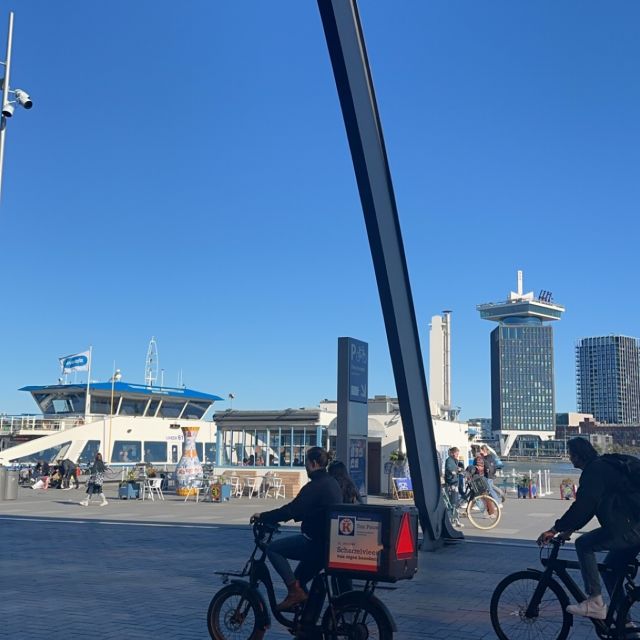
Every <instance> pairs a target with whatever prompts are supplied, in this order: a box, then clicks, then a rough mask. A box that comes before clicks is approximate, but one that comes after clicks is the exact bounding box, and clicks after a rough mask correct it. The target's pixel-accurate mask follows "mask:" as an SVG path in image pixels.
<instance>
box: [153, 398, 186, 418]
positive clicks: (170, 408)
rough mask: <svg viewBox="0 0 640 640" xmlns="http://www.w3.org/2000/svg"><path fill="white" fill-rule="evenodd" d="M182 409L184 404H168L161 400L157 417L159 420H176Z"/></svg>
mask: <svg viewBox="0 0 640 640" xmlns="http://www.w3.org/2000/svg"><path fill="white" fill-rule="evenodd" d="M183 407H184V402H169V401H168V400H163V401H162V406H161V407H160V413H159V414H158V415H159V416H160V417H161V418H177V417H178V416H179V415H180V413H181V412H182V408H183Z"/></svg>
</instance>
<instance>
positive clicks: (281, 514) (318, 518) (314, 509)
mask: <svg viewBox="0 0 640 640" xmlns="http://www.w3.org/2000/svg"><path fill="white" fill-rule="evenodd" d="M309 479H310V482H307V484H305V485H304V487H302V489H300V493H299V494H298V495H297V496H296V497H295V498H294V499H293V500H292V501H291V502H290V503H289V504H285V505H284V507H280V508H279V509H274V510H273V511H265V512H264V513H262V514H261V516H260V518H261V519H262V520H264V521H265V522H270V523H276V522H286V521H287V520H295V521H296V522H299V521H300V520H302V524H301V525H300V528H301V530H302V533H304V534H305V535H306V536H307V537H309V538H311V540H322V539H323V538H324V536H325V527H326V524H325V511H326V507H329V506H331V505H332V504H340V503H342V491H341V490H340V485H339V484H338V483H337V482H336V480H335V478H332V477H331V476H330V475H329V474H328V473H327V472H326V470H325V469H318V470H317V471H313V472H312V473H311V475H310V476H309Z"/></svg>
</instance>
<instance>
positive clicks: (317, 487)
mask: <svg viewBox="0 0 640 640" xmlns="http://www.w3.org/2000/svg"><path fill="white" fill-rule="evenodd" d="M328 462H329V457H328V455H327V452H326V451H325V450H324V449H323V448H322V447H311V448H310V449H309V450H308V451H307V455H306V459H305V467H306V469H307V475H308V476H309V480H310V482H308V483H307V484H306V485H305V486H304V487H302V489H301V490H300V493H298V495H297V496H296V497H295V499H294V500H292V501H291V502H290V503H289V504H286V505H284V506H283V507H280V508H279V509H273V511H265V512H264V513H255V514H254V515H253V516H252V518H251V521H252V522H253V521H256V520H261V521H263V522H267V523H269V524H276V523H278V522H286V521H287V520H295V521H296V522H299V521H302V524H301V525H300V529H301V533H300V534H297V535H292V536H286V537H284V538H280V539H279V540H276V541H275V542H272V543H271V544H270V545H269V548H268V550H267V556H268V557H269V560H271V564H272V565H273V568H274V569H275V570H276V571H277V572H278V574H280V576H281V577H282V579H283V580H284V583H285V584H286V585H287V590H288V594H287V597H286V598H285V599H284V600H283V601H282V602H281V603H280V604H278V606H277V608H278V611H288V610H289V609H291V608H292V607H294V606H295V605H297V604H299V603H301V602H304V601H305V600H306V599H307V593H306V591H305V590H304V589H303V588H302V586H301V583H302V584H305V583H306V582H308V580H310V579H311V578H312V577H313V576H314V575H315V574H316V573H317V572H318V571H319V570H320V569H321V567H322V561H323V558H322V555H323V551H324V540H325V536H326V532H325V526H326V525H325V511H326V507H329V506H331V505H333V504H340V503H341V502H342V490H341V489H340V485H339V484H338V483H337V481H336V480H335V478H332V477H331V476H330V475H329V474H328V473H327V464H328ZM287 558H290V559H292V560H300V561H301V562H300V564H299V565H298V567H297V568H296V572H295V574H294V572H293V571H292V570H291V566H290V565H289V562H288V560H287Z"/></svg>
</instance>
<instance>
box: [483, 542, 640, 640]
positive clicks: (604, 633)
mask: <svg viewBox="0 0 640 640" xmlns="http://www.w3.org/2000/svg"><path fill="white" fill-rule="evenodd" d="M564 542H565V539H564V538H563V537H561V536H556V537H555V538H553V539H552V540H551V543H550V547H547V548H550V552H549V555H548V557H546V558H545V557H544V556H543V552H544V547H543V549H541V550H540V562H541V563H542V565H543V566H544V567H545V569H544V571H539V570H537V569H528V570H527V571H518V572H516V573H512V574H511V575H510V576H507V577H506V578H505V579H504V580H502V581H501V582H500V583H499V584H498V586H497V587H496V588H495V591H494V592H493V596H492V597H491V606H490V613H491V624H492V625H493V629H494V631H495V632H496V634H497V636H498V638H500V640H519V639H520V638H533V637H535V638H542V639H544V640H553V639H554V638H555V639H556V640H564V639H565V638H566V637H567V636H568V635H569V631H570V629H571V625H572V624H573V616H572V615H571V614H570V613H567V611H566V608H567V605H568V604H570V601H569V596H568V595H567V591H568V592H569V593H570V594H571V595H572V596H573V597H574V598H575V600H576V601H577V602H582V601H583V600H584V599H585V598H586V597H587V596H586V595H585V594H584V593H583V592H582V589H580V587H579V586H578V585H577V584H576V582H575V580H573V578H572V577H571V576H570V575H569V573H568V571H567V570H568V569H579V568H580V564H579V563H578V562H577V561H575V560H565V559H561V558H558V553H559V551H560V547H561V546H562V545H563V544H564ZM638 566H639V563H638V561H637V560H634V561H633V562H632V563H630V564H629V566H628V567H627V570H626V571H625V572H624V573H623V574H622V575H620V576H619V577H618V579H617V580H616V583H615V587H614V590H613V593H612V595H611V604H610V607H609V610H608V612H607V617H606V618H605V619H604V620H594V619H593V618H590V620H591V622H592V623H593V626H594V628H595V631H596V633H597V634H598V637H600V638H603V639H608V640H622V639H625V640H640V587H637V586H636V584H635V583H634V581H633V579H634V578H635V576H636V573H637V572H638ZM598 569H599V571H600V573H601V574H602V573H604V572H607V571H611V569H610V568H609V567H607V566H606V565H604V564H598ZM556 578H557V580H556ZM558 580H559V581H560V582H561V583H562V584H563V585H564V586H565V587H566V591H565V589H563V588H562V586H561V585H560V584H559V582H558ZM618 620H620V621H624V622H623V623H622V624H618Z"/></svg>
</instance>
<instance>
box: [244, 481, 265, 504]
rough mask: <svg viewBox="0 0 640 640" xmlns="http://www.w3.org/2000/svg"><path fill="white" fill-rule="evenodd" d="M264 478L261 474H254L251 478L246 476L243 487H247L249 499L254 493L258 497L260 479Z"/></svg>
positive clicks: (260, 487)
mask: <svg viewBox="0 0 640 640" xmlns="http://www.w3.org/2000/svg"><path fill="white" fill-rule="evenodd" d="M263 479H264V478H262V476H255V477H253V478H247V481H246V482H245V485H244V486H245V488H246V489H248V495H249V500H251V498H252V497H253V494H254V493H255V494H256V495H257V496H258V497H260V491H261V489H262V481H263Z"/></svg>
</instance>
